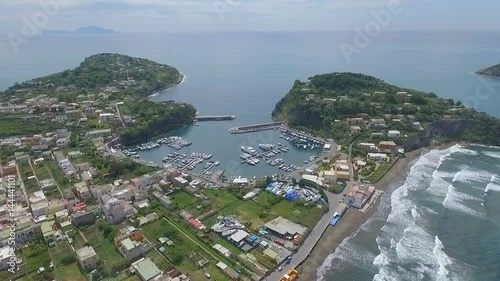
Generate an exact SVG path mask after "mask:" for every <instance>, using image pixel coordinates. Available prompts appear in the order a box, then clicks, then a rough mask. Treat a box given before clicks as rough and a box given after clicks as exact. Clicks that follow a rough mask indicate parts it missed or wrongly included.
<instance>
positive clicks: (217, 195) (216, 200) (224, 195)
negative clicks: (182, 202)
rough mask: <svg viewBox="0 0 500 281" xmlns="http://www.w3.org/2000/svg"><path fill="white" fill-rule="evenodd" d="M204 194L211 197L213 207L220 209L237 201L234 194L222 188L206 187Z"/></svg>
mask: <svg viewBox="0 0 500 281" xmlns="http://www.w3.org/2000/svg"><path fill="white" fill-rule="evenodd" d="M204 194H205V195H206V196H207V197H208V198H210V199H211V205H212V208H213V209H221V208H223V207H225V206H227V205H230V204H232V203H234V202H237V201H239V200H238V198H236V197H235V196H234V195H232V194H231V193H229V192H228V191H226V190H222V189H208V190H206V191H205V192H204Z"/></svg>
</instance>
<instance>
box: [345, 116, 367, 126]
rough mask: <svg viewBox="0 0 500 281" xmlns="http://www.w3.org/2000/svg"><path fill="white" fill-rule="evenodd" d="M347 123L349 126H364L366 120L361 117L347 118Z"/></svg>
mask: <svg viewBox="0 0 500 281" xmlns="http://www.w3.org/2000/svg"><path fill="white" fill-rule="evenodd" d="M345 122H346V125H347V126H355V125H361V124H363V123H364V122H365V120H364V119H363V118H361V117H356V118H346V119H345Z"/></svg>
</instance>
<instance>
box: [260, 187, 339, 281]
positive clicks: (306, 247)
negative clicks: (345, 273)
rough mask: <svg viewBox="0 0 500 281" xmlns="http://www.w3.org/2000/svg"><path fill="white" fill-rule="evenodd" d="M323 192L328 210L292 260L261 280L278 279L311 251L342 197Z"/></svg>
mask: <svg viewBox="0 0 500 281" xmlns="http://www.w3.org/2000/svg"><path fill="white" fill-rule="evenodd" d="M346 189H347V187H346ZM325 194H326V196H327V197H328V206H329V210H328V212H327V213H326V214H324V215H323V217H322V218H321V219H320V221H319V222H318V223H317V224H316V226H315V227H314V228H313V229H312V231H311V233H310V234H309V236H307V238H306V240H305V241H304V243H302V246H301V247H300V248H299V250H298V252H297V253H295V254H293V255H292V260H291V261H290V264H288V265H283V266H282V268H283V271H281V272H280V271H278V270H277V269H276V270H274V272H273V273H271V274H270V275H269V276H268V277H266V278H264V279H263V280H266V281H279V280H280V279H281V277H283V275H284V274H285V273H287V272H288V271H289V270H291V269H294V268H296V267H298V266H299V264H301V263H302V262H303V261H304V260H305V259H306V258H307V256H308V255H309V254H310V253H311V251H312V250H313V248H314V246H316V243H318V241H319V239H320V238H321V236H322V235H323V233H324V232H325V230H326V229H327V228H328V226H329V225H330V221H331V220H332V218H333V215H334V214H335V212H336V210H337V207H338V206H339V204H340V203H339V201H340V200H341V199H342V198H343V195H342V194H343V193H340V194H333V193H331V192H328V191H325ZM299 276H300V273H299Z"/></svg>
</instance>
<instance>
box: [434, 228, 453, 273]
mask: <svg viewBox="0 0 500 281" xmlns="http://www.w3.org/2000/svg"><path fill="white" fill-rule="evenodd" d="M434 243H435V246H434V249H433V251H432V252H433V253H434V256H435V258H436V260H437V261H438V264H439V269H438V272H437V278H436V280H437V281H445V280H449V277H448V275H449V273H450V272H449V271H448V269H447V267H448V266H450V265H451V263H452V261H451V259H450V257H448V255H447V254H446V253H445V252H444V251H443V249H444V246H443V242H441V240H439V237H438V236H437V235H436V237H435V238H434Z"/></svg>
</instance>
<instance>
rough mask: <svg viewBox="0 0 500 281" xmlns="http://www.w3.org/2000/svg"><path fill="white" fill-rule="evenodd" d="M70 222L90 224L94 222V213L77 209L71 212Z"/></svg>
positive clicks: (77, 224)
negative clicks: (77, 210)
mask: <svg viewBox="0 0 500 281" xmlns="http://www.w3.org/2000/svg"><path fill="white" fill-rule="evenodd" d="M71 222H72V223H73V224H74V225H76V226H79V225H90V224H93V223H95V214H94V212H93V211H79V212H76V213H73V214H71Z"/></svg>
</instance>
